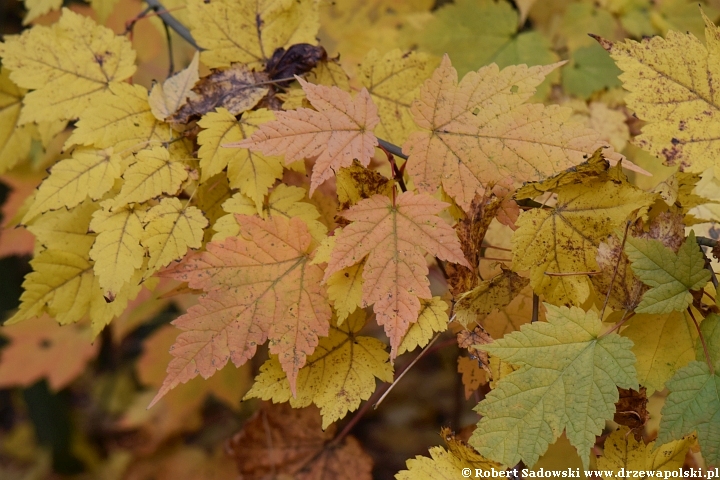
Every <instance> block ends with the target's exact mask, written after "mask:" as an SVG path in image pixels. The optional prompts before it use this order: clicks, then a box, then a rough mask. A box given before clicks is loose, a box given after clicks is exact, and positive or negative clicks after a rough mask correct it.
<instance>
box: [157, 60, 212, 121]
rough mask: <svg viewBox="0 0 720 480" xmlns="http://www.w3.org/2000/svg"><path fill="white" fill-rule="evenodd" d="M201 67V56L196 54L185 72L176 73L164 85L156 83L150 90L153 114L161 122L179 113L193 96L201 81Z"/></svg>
mask: <svg viewBox="0 0 720 480" xmlns="http://www.w3.org/2000/svg"><path fill="white" fill-rule="evenodd" d="M199 66H200V55H199V53H198V52H195V56H193V59H192V61H191V62H190V65H188V66H187V68H185V69H184V70H182V71H180V72H178V73H176V74H175V75H173V76H172V77H170V78H168V79H167V80H165V81H164V82H163V83H156V84H155V85H153V87H152V90H150V96H149V97H148V103H149V104H150V109H151V110H152V114H153V115H154V116H155V118H157V119H158V120H160V121H164V120H165V119H166V118H168V117H169V116H171V115H172V114H174V113H175V112H177V111H178V110H179V109H180V107H182V106H183V105H184V104H185V102H186V101H187V99H188V97H189V96H190V95H192V93H193V92H192V88H193V87H194V86H195V83H197V81H198V80H199V79H200V75H199V73H198V67H199Z"/></svg>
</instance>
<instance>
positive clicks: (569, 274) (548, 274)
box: [545, 272, 602, 277]
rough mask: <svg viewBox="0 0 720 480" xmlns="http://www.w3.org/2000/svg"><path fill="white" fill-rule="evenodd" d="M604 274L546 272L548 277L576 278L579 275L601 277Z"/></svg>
mask: <svg viewBox="0 0 720 480" xmlns="http://www.w3.org/2000/svg"><path fill="white" fill-rule="evenodd" d="M601 273H602V272H562V273H561V272H558V273H552V272H545V275H547V276H548V277H575V276H578V275H600V274H601Z"/></svg>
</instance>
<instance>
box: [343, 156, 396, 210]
mask: <svg viewBox="0 0 720 480" xmlns="http://www.w3.org/2000/svg"><path fill="white" fill-rule="evenodd" d="M335 185H336V190H337V196H338V201H339V202H340V205H339V207H338V210H345V209H346V208H349V207H350V206H352V205H355V204H356V203H357V202H359V201H360V200H362V199H363V198H370V197H372V196H373V195H376V194H380V195H385V196H386V197H392V193H393V186H394V183H393V182H392V181H391V180H390V179H388V178H386V177H384V176H383V175H381V174H380V173H378V172H376V171H374V170H370V169H368V168H365V167H363V166H362V165H360V162H358V161H356V160H353V163H352V165H351V166H349V167H347V168H341V169H340V170H339V171H338V172H336V178H335Z"/></svg>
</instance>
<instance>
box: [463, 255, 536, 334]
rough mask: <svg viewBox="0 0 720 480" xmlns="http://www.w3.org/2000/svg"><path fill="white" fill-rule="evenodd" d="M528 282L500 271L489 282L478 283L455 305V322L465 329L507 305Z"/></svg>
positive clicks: (507, 272) (515, 274)
mask: <svg viewBox="0 0 720 480" xmlns="http://www.w3.org/2000/svg"><path fill="white" fill-rule="evenodd" d="M528 283H529V280H528V279H527V278H523V277H521V276H520V275H518V274H517V273H515V272H512V271H510V270H506V269H504V268H503V269H502V272H501V273H500V274H498V275H496V276H495V277H493V278H492V279H490V280H485V281H483V282H480V284H479V285H478V286H477V287H475V288H473V289H472V290H470V291H468V292H465V293H463V294H462V295H460V296H459V297H458V299H457V302H456V303H455V320H457V321H458V322H459V323H460V324H461V325H463V326H465V327H467V326H468V325H470V324H472V323H473V322H477V321H478V320H480V319H481V318H483V317H484V316H485V315H487V314H489V313H491V312H493V311H494V310H496V309H499V308H502V307H504V306H506V305H508V304H509V303H510V302H511V301H512V300H513V299H514V298H515V297H516V296H517V295H518V294H519V293H520V291H521V290H522V289H523V288H525V287H526V286H527V284H528Z"/></svg>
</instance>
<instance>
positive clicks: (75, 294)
mask: <svg viewBox="0 0 720 480" xmlns="http://www.w3.org/2000/svg"><path fill="white" fill-rule="evenodd" d="M86 229H87V226H86ZM30 265H31V266H32V268H33V271H32V272H31V273H29V274H27V275H26V276H25V280H24V281H23V289H24V291H23V293H22V295H21V296H20V308H19V310H18V311H17V313H15V315H13V316H12V317H11V318H10V319H9V320H8V321H7V322H6V324H8V325H10V324H13V323H17V322H21V321H23V320H27V319H30V318H33V317H37V316H39V315H40V314H41V313H42V312H47V313H49V314H50V316H52V317H53V318H55V320H57V321H58V323H60V324H61V325H65V324H69V323H74V322H77V321H79V320H81V319H82V318H84V317H85V316H86V315H88V316H89V317H90V320H91V322H92V323H91V325H92V331H93V334H95V335H97V334H98V333H99V332H100V331H101V330H102V329H103V328H104V327H105V326H106V325H107V324H108V323H109V322H110V321H111V320H112V319H113V318H114V317H115V316H117V315H119V314H120V313H122V312H123V310H125V307H126V306H127V303H128V301H129V299H130V298H134V297H135V296H136V295H137V294H138V292H139V291H140V288H141V286H140V285H139V283H140V277H139V276H136V277H135V278H134V279H131V280H130V281H129V282H127V283H126V284H125V286H124V288H123V289H122V290H121V291H120V292H118V294H117V295H116V297H115V300H114V301H113V302H111V303H108V302H107V301H106V300H105V298H104V297H103V294H102V289H101V288H100V284H99V282H98V279H97V277H95V275H94V273H93V264H92V262H91V261H90V260H89V259H88V250H87V249H86V248H84V246H82V244H80V245H70V248H69V249H68V250H50V249H48V250H43V251H42V252H40V253H38V254H37V255H35V258H33V259H32V260H31V261H30Z"/></svg>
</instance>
